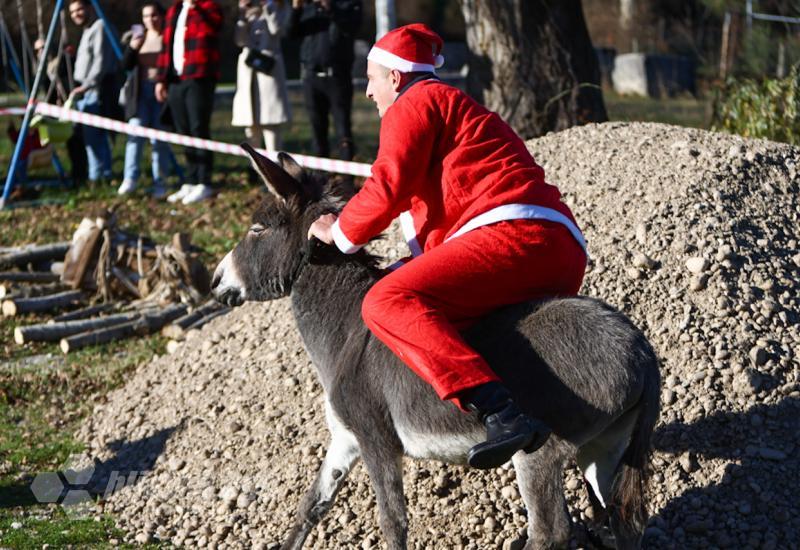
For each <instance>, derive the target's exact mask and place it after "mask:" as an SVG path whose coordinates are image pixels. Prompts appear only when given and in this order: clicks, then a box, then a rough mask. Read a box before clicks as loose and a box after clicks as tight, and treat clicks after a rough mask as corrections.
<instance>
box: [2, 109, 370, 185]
mask: <svg viewBox="0 0 800 550" xmlns="http://www.w3.org/2000/svg"><path fill="white" fill-rule="evenodd" d="M6 110H8V109H6ZM20 110H21V113H20V114H22V113H24V112H25V109H20ZM36 112H37V113H41V114H43V115H46V116H51V117H54V118H57V119H59V120H66V121H70V122H77V123H79V124H84V125H86V126H93V127H95V128H103V129H105V130H111V131H113V132H117V133H120V134H127V135H132V136H140V137H144V138H148V139H157V140H159V141H165V142H167V143H174V144H175V145H183V146H186V147H194V148H195V149H205V150H207V151H215V152H217V153H227V154H229V155H238V156H240V157H246V156H247V153H245V152H244V150H242V148H241V147H239V146H238V145H234V144H233V143H224V142H222V141H212V140H210V139H200V138H196V137H191V136H184V135H181V134H174V133H172V132H165V131H164V130H154V129H153V128H145V127H144V126H137V125H134V124H129V123H127V122H120V121H118V120H113V119H110V118H105V117H101V116H98V115H92V114H89V113H83V112H81V111H75V110H72V109H65V108H63V107H59V106H58V105H52V104H50V103H37V104H36ZM0 114H2V111H0ZM260 152H261V153H262V154H263V155H266V156H268V157H269V158H271V159H272V160H275V159H276V158H277V153H276V152H275V151H264V150H262V151H260ZM292 158H293V159H294V160H296V161H297V162H298V163H300V164H301V165H302V166H305V167H307V168H313V169H315V170H324V171H325V172H335V173H337V174H350V175H353V176H363V177H368V176H369V175H370V173H371V166H370V165H369V164H364V163H360V162H350V161H346V160H336V159H329V158H322V157H311V156H307V155H296V154H292Z"/></svg>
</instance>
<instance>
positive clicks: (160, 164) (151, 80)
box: [117, 1, 170, 198]
mask: <svg viewBox="0 0 800 550" xmlns="http://www.w3.org/2000/svg"><path fill="white" fill-rule="evenodd" d="M142 22H143V23H144V28H142V26H141V25H134V26H133V28H132V29H131V37H130V42H128V46H127V48H126V49H125V54H124V55H123V56H122V66H123V68H124V69H125V70H127V71H129V73H128V79H127V81H126V82H125V86H124V87H123V89H122V97H121V98H120V99H121V102H122V104H123V106H124V107H125V120H127V121H128V122H129V123H130V124H133V125H136V126H146V127H148V128H156V129H158V128H159V118H160V115H161V104H160V103H159V102H158V100H156V77H157V76H158V66H157V64H158V55H159V54H160V53H161V48H162V37H161V31H162V30H163V28H164V8H162V7H161V5H160V4H158V3H157V2H152V1H148V2H145V3H144V4H143V5H142ZM144 141H145V138H143V137H139V136H128V143H127V145H126V146H125V175H124V177H123V180H122V185H120V186H119V189H118V190H117V192H118V193H119V194H120V195H125V194H127V193H130V192H131V191H133V190H134V189H136V186H137V184H138V181H139V176H140V174H141V170H140V167H139V165H140V164H141V162H142V151H143V149H144ZM150 145H151V147H152V151H151V157H150V158H151V167H152V172H153V190H152V194H153V196H154V197H156V198H162V197H163V196H164V195H166V194H167V192H166V187H165V186H164V179H163V177H164V175H165V174H166V172H167V160H168V158H169V154H170V152H169V146H168V145H167V144H166V143H163V142H161V141H158V140H156V139H151V140H150Z"/></svg>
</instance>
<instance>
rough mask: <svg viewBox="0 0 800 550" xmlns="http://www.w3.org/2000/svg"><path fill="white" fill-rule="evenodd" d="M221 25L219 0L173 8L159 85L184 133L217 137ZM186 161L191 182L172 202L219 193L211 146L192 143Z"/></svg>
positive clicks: (191, 0)
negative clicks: (214, 133) (215, 188)
mask: <svg viewBox="0 0 800 550" xmlns="http://www.w3.org/2000/svg"><path fill="white" fill-rule="evenodd" d="M221 30H222V9H221V8H220V7H219V4H217V3H216V2H214V1H213V0H175V3H174V4H173V5H172V6H171V7H170V8H169V10H168V11H167V16H166V25H165V28H164V33H163V38H164V43H163V47H162V48H161V54H160V55H159V56H158V75H157V77H156V79H157V84H156V90H155V91H156V99H158V101H160V102H162V103H163V102H164V101H166V102H167V106H168V108H169V113H170V117H171V119H172V123H173V126H174V127H175V131H176V132H178V133H179V134H184V135H187V136H192V137H198V138H204V139H210V137H211V113H212V111H213V110H214V88H215V87H216V85H217V80H219V76H220V72H219V57H220V55H219V35H220V31H221ZM186 164H187V167H186V182H185V183H184V184H183V186H182V187H181V188H180V190H179V191H178V192H176V193H173V194H172V195H170V196H169V197H167V200H168V201H169V202H177V201H181V202H182V203H183V204H190V203H193V202H197V201H201V200H204V199H207V198H209V197H211V196H212V195H213V194H214V192H213V189H212V187H211V185H212V181H211V169H212V166H213V155H212V154H211V151H205V150H202V149H195V148H193V147H187V148H186Z"/></svg>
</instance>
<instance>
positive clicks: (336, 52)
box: [290, 0, 362, 160]
mask: <svg viewBox="0 0 800 550" xmlns="http://www.w3.org/2000/svg"><path fill="white" fill-rule="evenodd" d="M361 13H362V4H361V0H313V1H312V0H292V23H291V31H290V34H291V35H292V36H295V37H299V38H302V42H301V44H300V64H301V72H302V75H301V76H302V80H303V99H304V103H305V106H306V110H307V111H308V118H309V119H310V120H311V128H312V135H313V143H314V153H315V154H317V155H319V156H322V157H328V156H330V153H331V151H330V146H329V144H328V115H329V114H331V115H333V126H334V130H335V132H336V139H337V141H338V143H337V148H338V155H337V156H338V157H339V158H340V159H342V160H352V159H353V155H354V153H355V146H354V144H353V130H352V125H351V120H350V114H351V111H352V108H353V76H352V74H351V73H352V70H353V61H354V59H355V54H354V52H353V43H354V42H355V35H356V32H357V31H358V27H359V26H360V25H361Z"/></svg>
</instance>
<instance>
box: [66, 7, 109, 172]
mask: <svg viewBox="0 0 800 550" xmlns="http://www.w3.org/2000/svg"><path fill="white" fill-rule="evenodd" d="M69 16H70V18H71V19H72V22H73V23H75V24H76V25H77V26H78V27H80V28H81V29H83V32H82V33H81V40H80V43H79V44H78V53H77V55H76V57H75V68H74V73H73V74H74V77H75V81H76V82H77V83H78V86H77V87H76V88H74V89H73V90H72V92H71V93H70V96H72V97H74V98H76V99H77V103H76V106H77V108H78V110H80V111H82V112H84V113H90V114H101V113H102V112H103V111H104V109H103V105H102V95H103V94H102V93H101V92H102V89H103V81H104V80H106V79H107V78H115V76H116V72H117V59H116V57H115V56H114V51H113V49H112V47H111V43H110V42H109V40H108V37H107V36H106V34H105V28H104V26H103V21H102V20H101V19H99V18H98V17H97V15H96V14H95V13H94V9H93V8H92V6H90V5H89V3H88V2H87V1H86V0H72V1H71V2H70V3H69ZM78 98H80V99H78ZM82 131H83V140H84V143H85V144H86V156H87V159H88V161H89V181H90V182H96V181H97V180H99V179H101V178H102V179H111V146H110V144H109V141H108V133H107V132H106V131H105V130H102V129H100V128H93V127H91V126H83V127H82Z"/></svg>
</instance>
